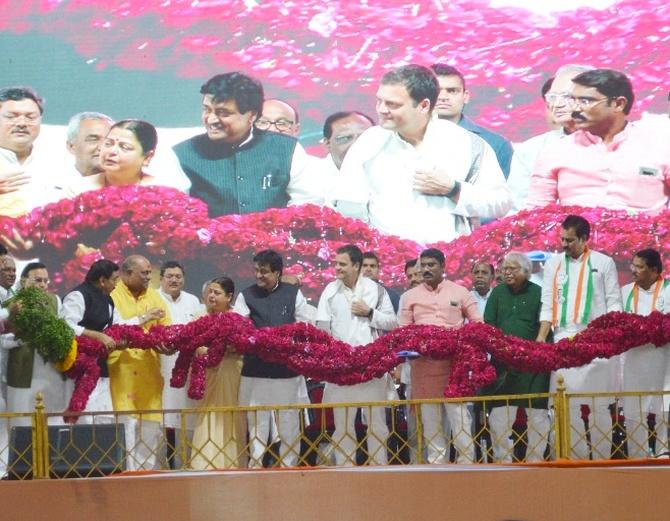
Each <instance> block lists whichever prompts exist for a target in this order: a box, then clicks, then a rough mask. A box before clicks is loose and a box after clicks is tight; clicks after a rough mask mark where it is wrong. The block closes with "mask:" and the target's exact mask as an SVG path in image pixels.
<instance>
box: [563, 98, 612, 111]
mask: <svg viewBox="0 0 670 521" xmlns="http://www.w3.org/2000/svg"><path fill="white" fill-rule="evenodd" d="M610 100H611V98H600V99H598V98H590V97H588V96H578V97H574V96H570V98H568V102H569V103H570V105H572V106H573V107H579V108H582V109H590V108H593V107H595V106H596V105H598V104H600V103H602V102H603V101H610Z"/></svg>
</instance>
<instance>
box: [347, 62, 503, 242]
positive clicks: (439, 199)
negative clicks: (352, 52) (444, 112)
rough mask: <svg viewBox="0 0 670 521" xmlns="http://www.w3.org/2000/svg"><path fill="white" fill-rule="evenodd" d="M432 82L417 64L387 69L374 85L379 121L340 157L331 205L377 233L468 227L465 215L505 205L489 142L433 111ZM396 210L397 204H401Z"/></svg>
mask: <svg viewBox="0 0 670 521" xmlns="http://www.w3.org/2000/svg"><path fill="white" fill-rule="evenodd" d="M438 92H439V84H438V81H437V78H436V77H435V74H434V73H433V71H431V70H430V69H428V68H426V67H423V66H421V65H407V66H404V67H400V68H398V69H395V70H392V71H390V72H387V73H386V74H385V75H384V76H383V77H382V79H381V83H380V86H379V88H378V90H377V115H378V117H379V125H378V126H375V127H372V128H370V129H368V130H366V131H365V132H363V134H362V135H361V136H360V137H359V138H358V140H357V141H356V142H355V143H354V144H353V145H352V147H351V148H350V149H349V151H348V152H347V155H346V157H345V159H344V162H343V163H342V168H341V174H342V178H341V181H340V182H339V183H338V185H337V187H336V189H335V191H336V193H335V194H334V199H335V200H336V205H337V209H338V210H339V211H340V212H342V213H343V214H345V215H348V216H351V217H357V218H359V219H363V220H365V221H367V222H369V223H370V224H371V225H372V226H374V227H375V228H377V229H378V230H380V231H381V232H383V233H388V234H394V235H398V236H400V237H403V238H407V239H412V240H415V241H418V242H421V243H427V242H435V241H439V240H444V241H449V240H451V239H454V238H455V237H457V236H459V235H462V234H464V233H469V231H470V230H469V224H468V222H467V218H468V217H491V218H495V217H501V216H502V215H504V214H505V212H507V210H508V208H509V207H510V205H511V195H510V193H509V190H508V189H507V186H506V185H505V178H504V177H503V174H502V172H501V170H500V166H499V165H498V162H497V160H496V156H495V154H494V152H493V150H492V149H491V147H490V146H489V145H488V144H486V143H485V142H483V141H482V140H481V139H479V138H477V139H478V142H479V143H480V147H481V148H480V149H477V148H476V146H475V145H474V144H473V142H474V140H473V139H472V136H471V135H470V133H469V132H468V131H466V130H464V129H462V128H460V127H458V126H457V125H454V124H452V123H450V122H448V121H443V120H439V119H436V118H433V110H434V108H435V103H436V101H437V96H438ZM401 210H402V211H401Z"/></svg>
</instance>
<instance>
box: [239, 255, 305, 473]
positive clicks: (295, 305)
mask: <svg viewBox="0 0 670 521" xmlns="http://www.w3.org/2000/svg"><path fill="white" fill-rule="evenodd" d="M253 263H254V274H255V277H256V284H254V285H252V286H249V287H248V288H246V289H244V290H243V291H242V292H240V294H239V295H238V296H237V299H236V300H235V305H234V307H233V311H235V312H236V313H239V314H240V315H242V316H244V317H249V318H250V319H251V321H252V322H253V323H254V325H255V326H256V327H259V328H260V327H274V326H281V325H283V324H292V323H294V322H309V310H308V307H307V300H305V297H304V296H303V294H302V292H301V291H300V289H298V286H296V285H294V284H287V283H285V282H282V281H281V275H282V270H283V267H284V262H283V260H282V258H281V255H279V254H278V253H277V252H276V251H274V250H263V251H260V252H258V253H257V254H256V255H254V258H253ZM301 396H307V388H306V385H305V378H304V377H303V376H300V375H298V374H297V373H296V372H294V371H292V370H291V369H289V368H288V367H286V366H285V365H283V364H278V363H272V362H266V361H265V360H263V359H262V358H260V357H259V356H257V355H254V354H251V353H246V354H245V355H244V361H243V365H242V378H241V381H240V392H239V397H240V405H241V406H244V407H246V406H254V407H255V406H264V405H265V406H267V405H282V404H283V405H286V404H295V403H300V400H301ZM273 416H275V417H274V419H273ZM273 421H274V422H275V423H276V425H277V435H278V436H279V440H280V443H281V444H280V448H279V454H278V455H277V454H275V455H274V456H275V457H277V456H279V457H278V459H279V460H280V463H281V465H282V466H283V467H293V466H295V465H296V464H297V462H298V453H299V451H300V441H299V439H298V437H299V435H300V425H299V410H298V409H285V410H281V411H276V412H274V411H272V410H255V411H250V412H249V413H247V424H248V427H249V467H252V468H256V467H261V466H262V465H263V455H264V454H265V451H266V449H267V448H268V440H269V438H270V433H271V430H272V424H273Z"/></svg>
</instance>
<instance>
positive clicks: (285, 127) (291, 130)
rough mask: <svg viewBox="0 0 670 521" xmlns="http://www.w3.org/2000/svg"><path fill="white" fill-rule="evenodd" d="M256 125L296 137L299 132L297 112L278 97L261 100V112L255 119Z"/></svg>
mask: <svg viewBox="0 0 670 521" xmlns="http://www.w3.org/2000/svg"><path fill="white" fill-rule="evenodd" d="M256 127H258V128H260V129H262V130H269V131H270V132H279V133H280V134H286V135H288V136H293V137H296V138H297V137H298V134H300V122H299V121H298V112H297V111H296V109H294V108H293V107H292V106H291V105H289V104H288V103H286V102H285V101H282V100H279V99H268V100H265V101H264V102H263V112H262V114H261V117H260V118H258V120H257V121H256Z"/></svg>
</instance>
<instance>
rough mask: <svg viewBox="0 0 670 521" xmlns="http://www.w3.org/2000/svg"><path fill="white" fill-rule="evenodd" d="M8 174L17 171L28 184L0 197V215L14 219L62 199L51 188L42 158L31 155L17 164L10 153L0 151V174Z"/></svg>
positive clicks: (53, 178) (58, 191) (52, 183)
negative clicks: (21, 173)
mask: <svg viewBox="0 0 670 521" xmlns="http://www.w3.org/2000/svg"><path fill="white" fill-rule="evenodd" d="M9 170H12V171H16V170H21V171H23V172H24V173H25V174H27V175H28V176H29V177H30V180H29V181H28V183H27V184H25V185H22V186H21V187H19V189H18V190H17V191H16V192H12V193H8V194H0V215H6V216H10V217H17V216H19V215H24V214H26V213H28V212H30V211H31V210H33V209H34V208H39V207H40V206H45V205H47V204H49V203H53V202H56V201H58V200H60V199H62V198H63V197H64V194H63V190H62V189H61V188H59V187H56V186H55V185H56V176H55V174H54V172H53V165H51V164H49V162H48V158H46V157H44V155H42V156H40V155H38V154H36V153H35V152H32V153H31V154H30V155H29V156H28V157H27V158H26V160H25V161H24V162H23V163H20V162H19V160H18V158H17V157H16V154H15V153H14V152H12V151H11V150H8V149H6V148H2V147H0V172H5V171H9Z"/></svg>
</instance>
